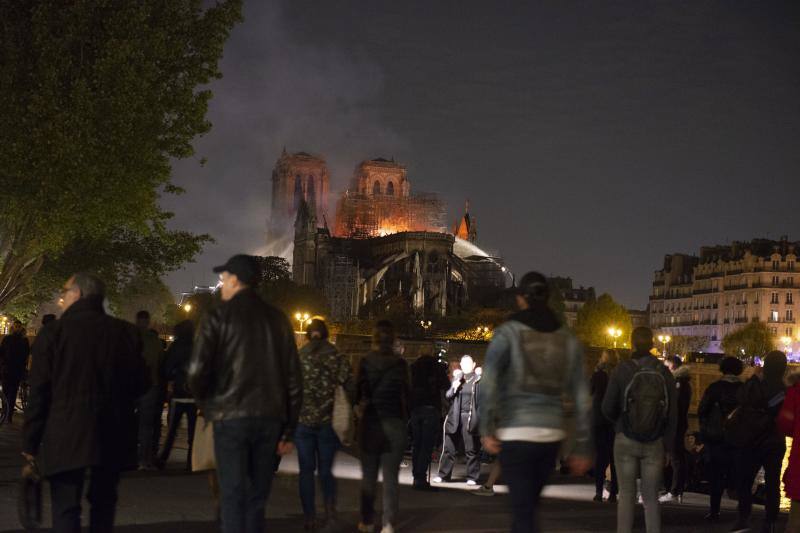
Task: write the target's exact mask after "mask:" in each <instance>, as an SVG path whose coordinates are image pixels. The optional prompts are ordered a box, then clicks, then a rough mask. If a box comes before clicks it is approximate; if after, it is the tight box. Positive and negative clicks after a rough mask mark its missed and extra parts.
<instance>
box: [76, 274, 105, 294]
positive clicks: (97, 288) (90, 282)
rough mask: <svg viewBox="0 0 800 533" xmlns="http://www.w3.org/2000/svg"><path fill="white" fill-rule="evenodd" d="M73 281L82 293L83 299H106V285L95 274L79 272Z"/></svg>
mask: <svg viewBox="0 0 800 533" xmlns="http://www.w3.org/2000/svg"><path fill="white" fill-rule="evenodd" d="M72 281H73V283H75V285H76V286H77V287H78V289H79V290H80V291H81V298H91V297H96V298H105V296H106V284H105V283H103V280H101V279H100V278H98V277H97V276H95V275H94V274H89V273H87V272H78V273H76V274H75V275H74V276H72Z"/></svg>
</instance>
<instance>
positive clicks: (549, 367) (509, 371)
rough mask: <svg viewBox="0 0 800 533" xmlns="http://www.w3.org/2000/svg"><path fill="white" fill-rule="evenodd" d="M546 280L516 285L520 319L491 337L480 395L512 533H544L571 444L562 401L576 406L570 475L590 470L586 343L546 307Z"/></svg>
mask: <svg viewBox="0 0 800 533" xmlns="http://www.w3.org/2000/svg"><path fill="white" fill-rule="evenodd" d="M549 297H550V290H549V286H548V283H547V279H546V278H545V277H544V276H543V275H542V274H539V273H538V272H529V273H527V274H525V275H524V276H523V277H522V279H521V280H520V282H519V289H518V294H517V296H516V304H517V307H518V308H519V312H517V313H515V314H513V315H512V316H511V318H510V319H509V320H508V321H507V322H505V323H503V324H502V325H500V326H499V327H498V328H497V329H495V330H494V333H493V336H492V341H491V342H490V343H489V347H488V349H487V351H486V360H485V363H484V367H483V377H482V381H481V383H482V387H481V390H480V392H479V396H480V401H479V404H478V405H479V417H478V419H479V421H480V433H481V435H482V436H483V438H482V441H483V447H484V449H485V450H486V451H487V452H488V453H491V454H495V455H498V454H499V460H500V465H501V467H502V472H503V476H504V478H505V480H506V482H507V483H508V488H509V492H510V495H511V506H512V511H513V525H512V528H511V531H512V533H523V532H524V533H530V532H538V531H541V527H540V525H539V522H538V507H539V499H540V496H541V492H542V488H543V487H544V485H545V483H546V482H547V478H548V477H549V475H550V473H551V472H552V471H553V470H554V468H555V465H556V459H557V458H558V453H559V448H560V447H561V444H562V441H564V440H565V438H566V432H565V431H564V416H565V415H564V401H565V399H566V400H568V401H570V402H572V403H573V404H574V405H575V406H576V409H575V418H574V420H575V444H574V447H573V451H572V455H571V456H570V457H569V459H568V463H569V464H570V467H571V469H572V471H573V473H575V474H578V475H582V474H583V473H585V472H586V470H587V469H588V468H589V465H590V463H591V461H590V460H589V458H588V456H589V437H590V435H589V420H588V416H587V414H586V413H587V408H588V406H589V395H588V390H587V387H586V379H585V376H584V372H583V348H582V346H581V343H580V342H579V341H578V339H577V338H576V337H575V335H574V334H572V333H571V332H570V330H569V329H568V328H566V327H565V326H564V325H562V324H561V323H560V322H559V320H558V319H557V318H556V316H555V313H553V311H552V310H551V309H550V308H549V307H548V305H547V302H548V300H549Z"/></svg>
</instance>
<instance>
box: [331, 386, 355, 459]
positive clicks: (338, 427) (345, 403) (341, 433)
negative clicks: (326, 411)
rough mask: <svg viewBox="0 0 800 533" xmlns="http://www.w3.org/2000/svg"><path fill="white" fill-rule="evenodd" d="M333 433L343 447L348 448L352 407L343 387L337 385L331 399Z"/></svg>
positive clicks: (351, 427) (351, 426)
mask: <svg viewBox="0 0 800 533" xmlns="http://www.w3.org/2000/svg"><path fill="white" fill-rule="evenodd" d="M331 425H332V426H333V431H334V432H336V436H338V437H339V441H340V442H341V443H342V445H343V446H349V445H350V444H351V443H352V440H353V428H354V424H353V406H352V405H350V399H349V398H348V397H347V392H345V390H344V387H343V386H341V385H337V387H336V391H335V393H334V397H333V420H332V422H331Z"/></svg>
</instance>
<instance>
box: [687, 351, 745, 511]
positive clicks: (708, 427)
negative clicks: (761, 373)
mask: <svg viewBox="0 0 800 533" xmlns="http://www.w3.org/2000/svg"><path fill="white" fill-rule="evenodd" d="M719 370H720V372H722V378H721V379H718V380H717V381H715V382H714V383H712V384H711V385H709V386H708V388H707V389H706V391H705V392H704V393H703V397H702V398H701V399H700V405H699V406H698V408H697V417H698V418H699V420H700V436H701V440H702V442H703V444H704V446H705V452H706V457H707V458H708V464H709V477H710V479H709V481H710V483H711V492H710V494H709V509H708V514H707V515H706V516H705V519H706V520H707V521H710V522H714V521H717V520H719V510H720V503H721V501H722V492H723V489H725V488H728V489H734V488H735V487H736V476H735V473H736V447H735V446H734V445H733V444H731V443H730V442H729V441H726V440H725V420H727V418H728V417H729V416H730V414H731V413H732V412H733V411H734V409H736V406H737V405H738V393H739V389H741V387H742V381H741V379H739V376H740V375H741V374H742V371H743V370H744V365H743V364H742V362H741V361H740V360H739V359H737V358H736V357H725V358H724V359H722V361H720V363H719Z"/></svg>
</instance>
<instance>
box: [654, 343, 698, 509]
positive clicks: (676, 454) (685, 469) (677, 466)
mask: <svg viewBox="0 0 800 533" xmlns="http://www.w3.org/2000/svg"><path fill="white" fill-rule="evenodd" d="M667 367H668V368H669V370H670V372H672V377H673V378H674V379H675V389H676V391H677V393H676V395H675V399H676V405H677V411H678V413H677V415H678V422H677V427H676V429H675V443H674V444H673V446H672V454H671V455H670V460H669V463H670V467H671V469H672V479H671V483H670V489H669V491H668V492H667V493H666V494H664V495H663V496H661V497H660V498H659V499H658V501H659V502H660V503H668V502H674V501H677V502H678V503H683V490H684V488H685V487H686V477H687V475H688V473H689V464H688V457H687V452H686V432H687V431H689V406H690V405H691V403H692V376H691V374H690V370H689V367H688V366H686V365H684V364H683V360H682V359H681V358H680V356H678V355H673V356H672V357H670V358H669V360H668V361H667Z"/></svg>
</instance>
